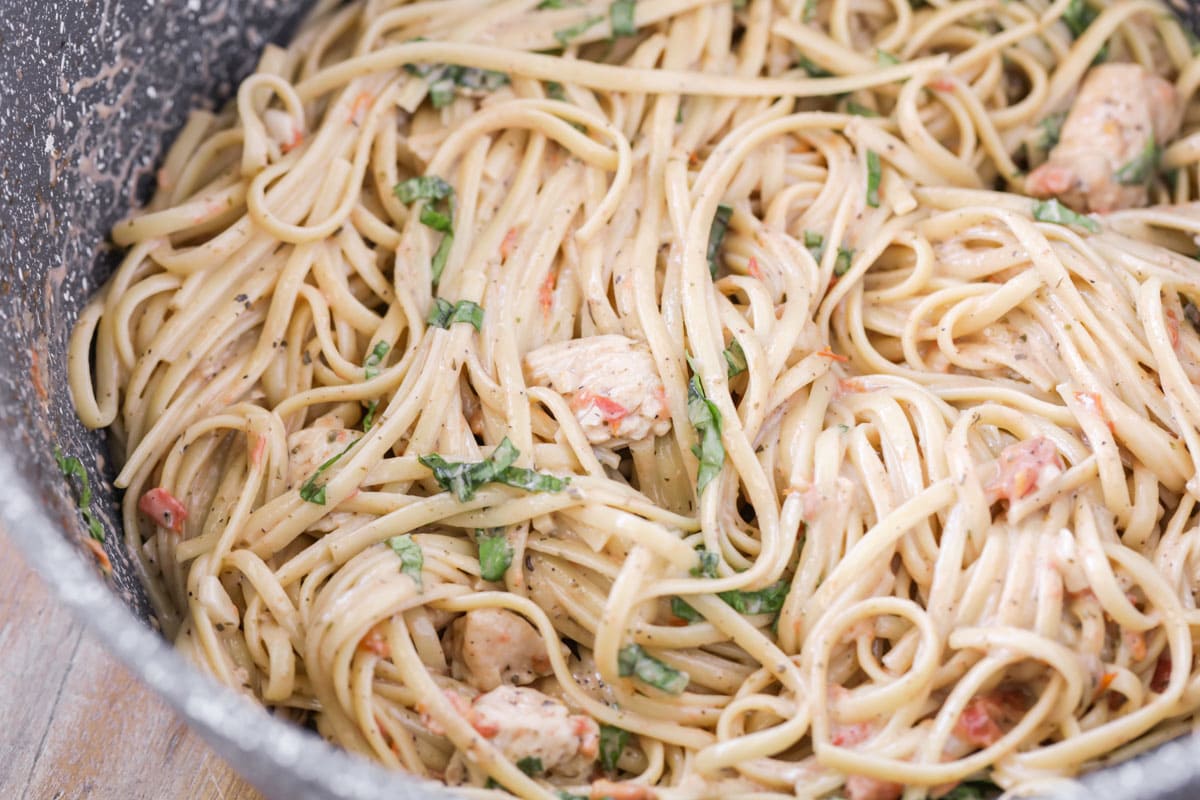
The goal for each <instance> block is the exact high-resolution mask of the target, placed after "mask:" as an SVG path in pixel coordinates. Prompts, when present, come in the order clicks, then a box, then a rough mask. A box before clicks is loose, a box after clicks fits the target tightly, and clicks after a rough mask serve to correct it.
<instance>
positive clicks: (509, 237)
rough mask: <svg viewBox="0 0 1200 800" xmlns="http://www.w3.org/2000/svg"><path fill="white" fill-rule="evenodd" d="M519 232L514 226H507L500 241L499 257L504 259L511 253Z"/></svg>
mask: <svg viewBox="0 0 1200 800" xmlns="http://www.w3.org/2000/svg"><path fill="white" fill-rule="evenodd" d="M518 235H519V232H518V231H517V229H516V228H509V229H508V233H506V234H504V241H502V242H500V257H501V258H503V259H504V260H505V261H507V260H508V257H509V256H511V255H512V251H513V248H514V247H516V246H517V236H518Z"/></svg>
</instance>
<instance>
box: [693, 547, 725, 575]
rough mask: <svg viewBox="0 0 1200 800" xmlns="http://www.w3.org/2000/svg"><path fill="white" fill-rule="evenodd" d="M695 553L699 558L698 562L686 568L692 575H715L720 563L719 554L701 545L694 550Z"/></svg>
mask: <svg viewBox="0 0 1200 800" xmlns="http://www.w3.org/2000/svg"><path fill="white" fill-rule="evenodd" d="M696 555H697V556H699V558H700V564H699V566H695V567H692V568H691V569H690V570H688V571H689V572H690V573H691V574H692V576H693V577H696V578H715V577H717V566H718V565H719V564H720V563H721V556H720V555H719V554H717V553H715V552H713V551H712V550H706V549H704V548H703V547H700V548H699V549H698V550H696Z"/></svg>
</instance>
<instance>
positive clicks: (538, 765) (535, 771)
mask: <svg viewBox="0 0 1200 800" xmlns="http://www.w3.org/2000/svg"><path fill="white" fill-rule="evenodd" d="M517 769H519V770H521V772H524V773H525V774H526V775H528V776H529V777H531V778H532V777H534V776H535V775H541V774H542V773H543V772H545V771H546V768H545V767H544V766H542V760H541V759H540V758H538V757H537V756H525V757H524V758H522V759H521V760H520V761H518V762H517Z"/></svg>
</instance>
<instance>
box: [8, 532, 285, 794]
mask: <svg viewBox="0 0 1200 800" xmlns="http://www.w3.org/2000/svg"><path fill="white" fill-rule="evenodd" d="M0 798H4V799H5V800H76V798H88V799H89V800H143V799H144V800H175V798H180V799H181V800H184V799H186V800H193V798H196V799H201V800H208V798H217V799H218V800H262V796H261V795H260V794H259V793H258V792H257V791H255V790H254V789H253V788H252V787H251V786H250V785H249V784H247V783H246V782H245V781H243V780H242V779H241V778H239V777H238V776H237V774H236V773H235V772H233V770H232V769H230V768H229V766H228V765H227V764H225V762H223V761H222V760H221V759H220V758H219V757H218V756H217V755H216V754H214V753H213V752H212V751H211V750H210V749H209V748H208V746H207V745H206V744H204V742H203V741H201V739H200V738H199V737H198V736H197V735H196V734H195V733H193V732H192V731H190V730H189V729H188V728H187V726H186V725H185V724H184V723H183V721H182V720H180V719H179V717H177V716H176V715H175V713H174V712H173V711H172V710H171V709H170V708H168V707H167V706H166V704H164V703H163V702H162V700H160V699H159V698H158V697H157V696H156V695H154V694H153V693H152V692H151V691H150V690H149V689H147V688H146V687H144V686H142V685H141V684H140V683H138V681H137V680H136V679H135V678H133V676H131V675H130V674H129V673H128V672H127V671H126V670H125V668H124V667H122V666H121V665H120V664H118V663H117V662H116V661H115V660H114V659H113V658H112V657H111V656H109V655H108V654H107V653H106V652H105V651H104V650H103V648H102V647H101V646H100V644H99V642H97V641H96V640H95V639H93V638H92V636H91V634H89V633H86V632H84V630H83V627H82V625H80V624H79V623H78V622H76V621H75V619H74V618H73V617H72V616H71V615H70V614H69V613H68V612H67V611H66V610H65V609H64V608H62V607H60V606H59V605H58V603H57V601H56V600H55V598H54V597H53V596H52V595H51V594H50V592H49V590H48V589H47V588H46V587H45V586H44V585H43V584H42V582H41V580H40V579H39V578H38V577H37V576H36V575H34V574H33V573H32V572H31V571H30V570H29V569H27V568H26V566H25V564H24V562H23V561H22V560H21V557H20V555H19V554H18V553H17V552H16V550H15V549H14V548H13V546H12V544H11V543H10V542H9V541H8V539H7V538H6V537H5V536H4V535H3V534H2V533H0Z"/></svg>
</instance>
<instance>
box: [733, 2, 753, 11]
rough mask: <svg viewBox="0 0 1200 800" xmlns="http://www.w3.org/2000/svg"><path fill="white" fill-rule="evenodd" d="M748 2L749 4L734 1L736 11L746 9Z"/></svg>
mask: <svg viewBox="0 0 1200 800" xmlns="http://www.w3.org/2000/svg"><path fill="white" fill-rule="evenodd" d="M747 2H749V0H733V7H734V9H735V10H738V11H740V10H741V9H743V8H745V7H746V3H747Z"/></svg>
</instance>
